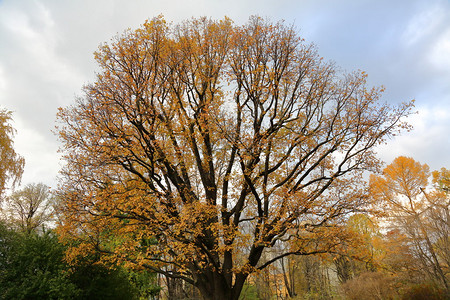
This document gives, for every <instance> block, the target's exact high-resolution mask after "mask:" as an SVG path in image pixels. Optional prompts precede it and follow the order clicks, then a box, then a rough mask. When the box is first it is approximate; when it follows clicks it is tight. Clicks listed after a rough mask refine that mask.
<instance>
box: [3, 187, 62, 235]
mask: <svg viewBox="0 0 450 300" xmlns="http://www.w3.org/2000/svg"><path fill="white" fill-rule="evenodd" d="M5 212H6V216H7V217H8V221H9V223H10V224H13V225H15V226H17V227H18V228H20V229H21V230H23V231H26V232H28V233H30V232H31V231H34V230H36V229H38V228H39V227H41V226H44V225H45V224H46V223H48V222H49V221H50V220H51V218H52V215H53V213H54V210H53V203H52V196H51V193H50V188H49V187H48V186H46V185H45V184H43V183H37V184H28V185H26V186H25V187H23V188H22V189H20V190H18V191H15V192H13V193H12V194H11V195H10V196H8V197H7V198H6V206H5Z"/></svg>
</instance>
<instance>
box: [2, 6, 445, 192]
mask: <svg viewBox="0 0 450 300" xmlns="http://www.w3.org/2000/svg"><path fill="white" fill-rule="evenodd" d="M160 14H162V15H164V17H165V18H166V20H168V21H172V22H174V23H178V22H180V21H182V20H184V19H188V18H191V17H197V16H208V17H212V18H215V19H218V18H223V17H224V16H228V17H230V18H231V19H233V20H234V21H235V23H237V24H242V23H244V22H246V20H247V19H248V17H249V16H250V15H260V16H263V17H270V18H271V19H272V20H274V21H277V20H281V19H283V20H285V21H286V23H288V24H294V25H295V27H296V28H298V30H299V33H300V35H301V36H303V37H304V38H305V39H306V40H307V41H308V42H313V43H315V44H316V45H317V46H318V48H319V53H320V55H321V56H323V57H324V58H325V59H326V60H332V61H335V62H336V64H337V65H338V66H340V67H341V68H342V69H344V70H347V71H352V70H356V69H361V70H364V71H366V72H367V73H368V74H369V83H370V85H377V86H379V85H384V86H385V87H386V93H385V94H384V98H383V100H384V101H386V102H389V103H392V104H395V103H400V102H402V101H409V100H411V99H415V100H416V110H417V111H418V114H417V115H414V116H413V117H412V118H410V120H409V121H410V123H411V124H413V125H414V130H413V131H412V132H410V133H406V134H403V135H402V136H401V137H398V138H395V139H394V140H391V141H390V142H389V144H388V145H386V146H384V147H381V148H380V149H379V151H378V152H379V155H380V157H381V158H383V159H384V160H385V161H386V162H390V161H392V159H394V158H395V157H397V156H399V155H406V156H411V157H413V158H414V159H416V160H418V161H420V162H422V163H427V164H429V165H430V167H431V169H439V168H441V167H447V168H450V139H449V131H450V1H449V0H404V1H403V0H396V1H392V0H376V1H375V0H371V1H368V0H297V1H294V0H271V1H268V0H228V1H224V0H220V1H219V0H217V1H216V0H176V1H175V0H163V1H156V0H95V1H94V0H73V1H69V0H67V1H63V0H0V107H2V108H7V109H8V110H11V111H13V118H14V123H13V125H14V127H15V128H16V129H17V135H16V138H15V148H16V151H17V152H18V153H20V154H21V155H23V156H24V157H25V160H26V168H25V173H24V176H23V179H22V183H23V184H26V183H31V182H43V183H45V184H48V185H51V186H55V185H56V179H55V178H56V176H57V174H58V170H59V169H60V163H59V155H58V153H57V150H58V147H59V146H60V145H59V142H58V140H57V138H56V136H55V135H54V134H53V133H52V131H54V127H55V114H56V111H57V108H58V107H64V106H67V105H70V104H71V103H73V101H74V98H75V97H76V96H77V95H80V91H81V87H82V85H83V84H85V83H87V82H90V81H92V80H93V79H94V75H95V71H96V65H95V63H94V59H93V54H92V53H93V52H94V51H95V50H96V49H97V47H98V45H99V44H100V43H102V42H106V41H109V40H110V38H112V37H113V36H114V35H116V34H118V33H121V32H123V31H124V30H125V29H127V28H137V27H138V26H139V25H140V24H142V23H143V22H144V21H145V20H146V19H148V18H152V17H154V16H157V15H160Z"/></svg>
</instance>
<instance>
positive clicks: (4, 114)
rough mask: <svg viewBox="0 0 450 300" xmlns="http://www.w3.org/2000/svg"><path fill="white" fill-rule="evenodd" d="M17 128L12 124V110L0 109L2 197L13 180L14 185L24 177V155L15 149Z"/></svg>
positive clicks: (0, 193) (0, 177) (0, 188)
mask: <svg viewBox="0 0 450 300" xmlns="http://www.w3.org/2000/svg"><path fill="white" fill-rule="evenodd" d="M14 133H15V130H14V128H13V127H12V126H11V112H10V111H8V110H6V109H0V199H1V197H2V195H3V193H4V191H5V189H6V188H7V185H8V182H9V181H11V183H12V185H13V186H14V185H15V184H16V183H17V182H18V181H19V180H20V178H21V177H22V172H23V166H24V164H25V162H24V159H23V157H21V156H20V155H18V154H17V153H16V151H15V150H14V141H13V137H14Z"/></svg>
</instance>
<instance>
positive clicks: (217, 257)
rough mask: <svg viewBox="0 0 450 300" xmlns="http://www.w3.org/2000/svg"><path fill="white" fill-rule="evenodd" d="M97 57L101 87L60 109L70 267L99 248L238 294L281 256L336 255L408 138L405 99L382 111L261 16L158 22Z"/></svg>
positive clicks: (373, 93) (203, 287)
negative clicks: (378, 173)
mask: <svg viewBox="0 0 450 300" xmlns="http://www.w3.org/2000/svg"><path fill="white" fill-rule="evenodd" d="M95 57H96V60H97V62H98V64H99V66H100V72H99V73H98V75H97V79H96V81H95V82H93V83H91V84H88V85H86V87H85V89H84V95H83V96H82V97H80V98H79V99H77V102H76V104H74V105H73V106H71V107H68V108H64V109H61V110H60V112H59V120H60V124H61V125H60V127H59V134H60V138H61V139H62V141H63V143H64V147H63V151H64V154H65V161H66V163H67V164H66V166H65V168H64V170H63V171H62V175H63V181H62V182H61V187H60V191H61V195H60V196H61V199H62V201H63V202H62V204H63V205H62V206H61V211H62V212H63V214H64V218H63V219H62V225H61V227H60V231H61V232H62V233H63V235H64V237H66V238H70V237H73V238H76V239H78V240H79V241H80V242H79V244H78V246H77V247H76V248H73V249H72V251H71V252H70V253H69V256H70V255H79V254H82V253H85V251H89V250H92V249H97V250H99V251H102V252H103V253H105V259H113V260H115V261H117V262H127V263H129V264H132V265H136V266H141V267H142V266H144V267H147V268H149V269H151V270H154V271H156V272H159V273H161V274H164V275H166V276H168V277H171V278H182V279H183V280H184V281H185V282H187V283H190V284H192V285H194V286H195V287H197V288H198V289H199V291H200V292H201V294H202V295H203V297H204V298H205V299H227V300H228V299H238V298H239V294H240V292H241V290H242V288H243V286H244V282H245V281H246V279H247V278H248V276H249V274H251V273H253V272H257V271H258V270H261V269H263V268H265V267H267V266H269V265H271V264H272V263H274V262H275V261H277V260H279V259H281V258H283V257H287V256H289V255H308V254H314V253H325V252H330V251H334V249H335V248H336V247H337V246H338V245H339V244H340V243H341V242H342V239H344V238H348V235H347V234H346V233H344V234H340V233H341V232H343V230H344V229H343V227H345V226H343V224H344V220H345V219H346V217H347V216H348V215H349V214H351V213H352V212H354V211H357V210H360V209H363V208H364V207H365V206H366V205H367V202H368V198H367V197H366V193H365V191H364V189H363V188H361V187H362V185H361V184H359V183H360V181H361V180H362V176H361V174H362V172H363V171H365V170H373V169H376V168H377V167H378V166H379V161H378V160H377V159H376V158H375V154H374V152H373V149H374V147H376V146H377V145H378V144H380V143H381V142H383V141H385V139H386V138H388V137H390V136H392V135H394V134H396V133H398V132H399V131H400V130H401V129H407V128H408V126H407V125H406V124H405V123H404V122H403V120H402V118H403V117H405V116H407V115H409V114H410V108H411V106H412V104H411V103H406V104H403V105H400V106H398V107H391V106H389V105H385V104H382V103H380V102H379V98H380V94H381V93H382V89H380V88H367V87H366V75H365V74H364V73H363V72H354V73H351V74H342V73H341V72H339V71H338V70H337V69H336V67H335V66H334V65H333V64H331V63H326V62H324V61H323V60H322V59H321V58H320V57H319V56H318V54H317V52H316V49H315V47H314V46H312V45H309V44H306V43H305V42H304V41H303V40H302V39H301V38H300V37H299V36H298V35H297V33H296V32H295V31H294V30H293V28H291V27H288V26H285V25H284V24H283V23H272V22H270V21H267V20H264V19H262V18H259V17H252V18H250V20H249V21H248V22H247V23H246V24H245V25H242V26H237V25H235V24H233V22H232V21H231V20H229V19H224V20H219V21H215V20H210V19H207V18H200V19H192V20H189V21H185V22H183V23H181V24H179V25H171V24H167V23H166V22H165V20H164V19H163V18H162V17H158V18H155V19H153V20H150V21H148V22H146V23H145V24H143V25H142V26H141V27H140V28H139V29H137V30H134V31H131V30H129V31H126V32H125V33H123V34H122V35H120V36H117V37H116V38H115V39H114V40H112V41H111V43H109V44H104V45H102V46H101V47H100V48H99V50H98V52H97V53H96V55H95ZM294 240H295V243H292V241H294ZM284 244H286V245H285V246H283V245H284ZM275 245H277V246H278V247H279V248H280V249H285V250H284V251H281V252H279V253H277V254H272V255H268V256H266V255H265V256H264V257H266V259H264V260H262V259H261V257H262V256H263V254H264V252H265V250H266V249H268V248H270V247H273V246H275ZM291 245H295V247H292V246H291Z"/></svg>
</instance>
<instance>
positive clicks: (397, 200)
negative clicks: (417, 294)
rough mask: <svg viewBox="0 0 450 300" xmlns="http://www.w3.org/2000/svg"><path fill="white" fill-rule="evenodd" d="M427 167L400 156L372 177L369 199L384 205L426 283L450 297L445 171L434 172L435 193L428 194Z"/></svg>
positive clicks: (449, 218) (449, 231)
mask: <svg viewBox="0 0 450 300" xmlns="http://www.w3.org/2000/svg"><path fill="white" fill-rule="evenodd" d="M430 177H431V173H430V170H429V167H428V165H426V164H421V163H420V162H417V161H415V160H414V159H413V158H411V157H405V156H399V157H397V158H396V159H394V161H393V162H392V163H391V164H390V165H388V166H387V167H386V168H385V169H384V170H383V175H382V176H375V175H372V176H371V178H370V189H371V194H372V197H374V198H376V199H378V200H381V201H382V202H381V203H382V205H385V208H387V209H386V212H387V217H388V218H389V221H390V224H391V226H393V227H394V228H395V229H396V230H398V231H399V232H400V233H401V234H403V235H404V236H405V237H406V241H405V242H406V247H407V249H408V250H409V253H408V254H411V256H412V257H413V258H415V260H416V261H417V262H418V264H419V266H420V273H422V274H423V275H425V276H426V279H428V280H431V281H434V282H435V283H436V284H437V285H438V286H440V287H442V288H443V289H444V290H445V292H446V294H447V296H448V295H450V290H449V284H448V274H449V272H450V268H449V265H450V243H449V241H450V240H449V236H450V213H449V212H450V211H449V205H450V198H449V196H448V194H447V193H446V192H445V188H446V183H448V173H447V170H446V169H445V168H443V169H442V170H441V171H440V172H438V171H435V172H433V177H434V179H433V182H434V183H435V184H436V186H435V187H437V188H435V189H432V190H429V189H428V188H427V187H428V184H429V179H430Z"/></svg>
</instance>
